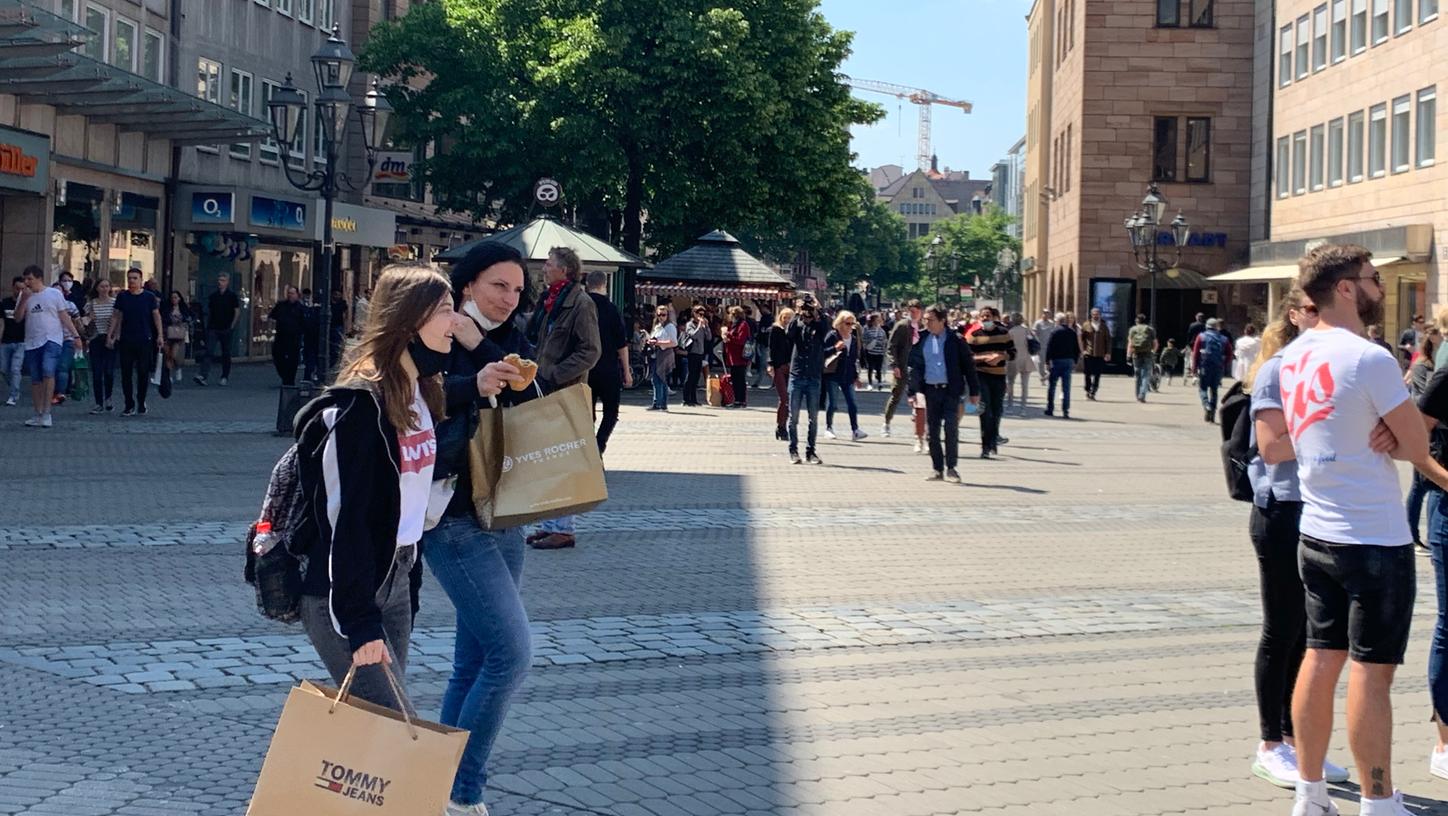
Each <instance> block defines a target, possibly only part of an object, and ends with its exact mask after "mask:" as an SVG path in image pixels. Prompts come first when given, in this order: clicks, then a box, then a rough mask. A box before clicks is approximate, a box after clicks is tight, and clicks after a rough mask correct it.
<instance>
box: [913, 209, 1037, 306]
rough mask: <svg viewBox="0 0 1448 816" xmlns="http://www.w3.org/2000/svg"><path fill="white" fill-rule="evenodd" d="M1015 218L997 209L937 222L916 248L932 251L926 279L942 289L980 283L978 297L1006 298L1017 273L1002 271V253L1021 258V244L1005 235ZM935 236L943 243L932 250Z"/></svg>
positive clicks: (932, 285) (926, 268) (931, 285)
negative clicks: (1012, 253) (1003, 251)
mask: <svg viewBox="0 0 1448 816" xmlns="http://www.w3.org/2000/svg"><path fill="white" fill-rule="evenodd" d="M1012 220H1013V219H1012V218H1011V216H1010V215H1008V214H1007V213H1006V212H1005V211H1004V210H1002V209H1000V208H999V207H996V206H994V205H991V206H987V207H986V208H985V210H984V211H983V212H982V213H980V214H979V215H976V214H973V213H962V214H961V215H956V216H953V217H951V218H947V219H945V220H943V221H938V222H936V223H935V224H934V226H933V227H932V228H931V232H930V234H928V235H924V236H921V237H920V238H918V239H916V240H917V245H918V246H919V247H920V248H921V251H922V252H923V251H927V250H928V251H931V252H932V258H931V260H930V261H926V262H925V270H924V271H925V275H926V278H927V279H928V280H930V281H931V284H930V286H929V287H927V288H929V289H931V290H932V291H933V289H934V282H935V281H937V280H938V281H939V283H940V285H941V286H942V287H945V286H950V287H960V286H975V285H976V284H977V282H978V283H979V286H980V289H981V290H982V291H981V292H980V293H979V294H982V295H985V296H987V297H1003V296H1005V295H1006V294H1008V293H1009V287H1010V286H1011V281H1012V280H1013V276H1014V272H1013V271H1012V270H1010V269H1005V270H1002V269H1001V268H1000V260H1001V251H1002V250H1010V251H1012V252H1014V253H1015V255H1016V257H1019V256H1020V251H1021V244H1020V241H1018V240H1017V239H1015V238H1014V237H1012V236H1011V234H1010V233H1009V232H1007V231H1006V229H1007V227H1009V226H1010V225H1011V222H1012ZM936 236H939V237H940V238H941V239H942V242H941V244H940V245H939V246H933V245H932V244H931V241H933V240H934V239H935V238H936Z"/></svg>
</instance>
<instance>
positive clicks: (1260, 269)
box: [1207, 264, 1297, 284]
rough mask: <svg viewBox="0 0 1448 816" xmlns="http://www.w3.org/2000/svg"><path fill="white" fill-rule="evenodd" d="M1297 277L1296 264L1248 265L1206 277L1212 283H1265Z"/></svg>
mask: <svg viewBox="0 0 1448 816" xmlns="http://www.w3.org/2000/svg"><path fill="white" fill-rule="evenodd" d="M1296 277H1297V264H1278V265H1273V266H1249V267H1247V268H1246V269H1237V270H1235V271H1232V272H1227V273H1225V274H1222V275H1213V276H1211V277H1210V278H1207V281H1208V282H1210V283H1212V284H1218V283H1266V282H1267V281H1281V280H1292V279H1293V278H1296Z"/></svg>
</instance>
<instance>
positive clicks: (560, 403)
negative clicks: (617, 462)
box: [468, 384, 608, 530]
mask: <svg viewBox="0 0 1448 816" xmlns="http://www.w3.org/2000/svg"><path fill="white" fill-rule="evenodd" d="M489 415H491V416H489ZM480 420H481V421H480V423H479V425H478V431H477V433H476V434H475V435H474V436H473V442H472V444H471V445H469V446H468V457H469V463H468V464H469V467H470V469H471V473H472V477H473V506H474V507H475V508H476V509H477V511H478V519H479V521H481V522H482V525H483V527H484V528H485V529H489V530H502V529H507V528H509V527H517V526H518V525H520V524H532V523H534V522H538V521H545V520H547V519H551V518H558V517H559V516H567V515H572V514H574V513H582V512H585V511H588V510H592V509H593V508H594V507H597V506H598V505H599V504H602V503H603V502H604V501H605V500H607V499H608V484H607V482H606V480H605V478H604V474H603V457H602V456H601V455H599V453H598V442H597V440H596V439H595V437H594V430H593V394H592V392H591V391H589V390H588V386H586V385H582V384H579V385H574V386H569V387H568V388H564V389H562V390H560V391H555V392H553V393H552V394H549V395H547V396H544V397H539V398H538V399H535V400H532V401H530V402H525V403H522V404H521V405H515V406H512V407H509V408H503V409H496V408H495V409H492V410H485V411H481V412H480Z"/></svg>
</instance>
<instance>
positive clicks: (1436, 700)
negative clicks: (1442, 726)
mask: <svg viewBox="0 0 1448 816" xmlns="http://www.w3.org/2000/svg"><path fill="white" fill-rule="evenodd" d="M1444 547H1448V502H1445V501H1443V491H1441V490H1438V489H1437V488H1432V487H1430V488H1429V489H1428V548H1429V551H1430V552H1431V553H1432V556H1433V578H1434V584H1435V586H1436V587H1437V589H1438V622H1437V623H1436V624H1435V625H1434V626H1433V643H1432V645H1431V646H1430V647H1429V649H1428V693H1429V695H1430V696H1431V697H1432V699H1433V711H1435V712H1437V714H1438V719H1439V720H1440V721H1443V720H1448V671H1444V669H1445V667H1448V575H1445V566H1444V560H1445V558H1444V554H1443V548H1444Z"/></svg>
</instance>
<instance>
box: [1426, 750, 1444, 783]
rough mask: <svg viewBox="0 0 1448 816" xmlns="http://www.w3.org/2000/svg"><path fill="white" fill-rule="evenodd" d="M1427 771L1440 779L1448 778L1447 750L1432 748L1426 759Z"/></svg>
mask: <svg viewBox="0 0 1448 816" xmlns="http://www.w3.org/2000/svg"><path fill="white" fill-rule="evenodd" d="M1428 773H1431V774H1432V775H1434V776H1436V777H1439V778H1440V779H1448V751H1439V750H1438V749H1437V748H1434V749H1433V755H1432V756H1431V757H1430V758H1429V759H1428Z"/></svg>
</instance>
